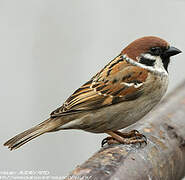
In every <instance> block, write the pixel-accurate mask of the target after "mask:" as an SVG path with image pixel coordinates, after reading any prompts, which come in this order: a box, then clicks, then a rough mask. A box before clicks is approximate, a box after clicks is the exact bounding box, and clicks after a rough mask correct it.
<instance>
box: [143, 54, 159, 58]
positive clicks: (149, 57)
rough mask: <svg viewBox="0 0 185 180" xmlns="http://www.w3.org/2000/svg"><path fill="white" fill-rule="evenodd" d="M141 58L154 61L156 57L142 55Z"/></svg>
mask: <svg viewBox="0 0 185 180" xmlns="http://www.w3.org/2000/svg"><path fill="white" fill-rule="evenodd" d="M142 56H143V57H144V58H146V59H148V60H156V58H157V57H158V56H152V55H151V54H149V53H147V54H142Z"/></svg>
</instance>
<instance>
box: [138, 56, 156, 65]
mask: <svg viewBox="0 0 185 180" xmlns="http://www.w3.org/2000/svg"><path fill="white" fill-rule="evenodd" d="M139 63H141V64H145V65H147V66H153V65H154V63H155V60H152V59H146V58H144V57H141V58H140V60H139Z"/></svg>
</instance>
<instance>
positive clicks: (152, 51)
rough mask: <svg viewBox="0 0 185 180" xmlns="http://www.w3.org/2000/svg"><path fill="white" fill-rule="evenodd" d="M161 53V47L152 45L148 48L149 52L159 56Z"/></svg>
mask: <svg viewBox="0 0 185 180" xmlns="http://www.w3.org/2000/svg"><path fill="white" fill-rule="evenodd" d="M161 53H162V49H161V48H160V47H153V48H151V49H150V54H151V55H154V56H159V55H161Z"/></svg>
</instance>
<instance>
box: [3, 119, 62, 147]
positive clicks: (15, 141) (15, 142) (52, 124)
mask: <svg viewBox="0 0 185 180" xmlns="http://www.w3.org/2000/svg"><path fill="white" fill-rule="evenodd" d="M58 126H59V122H57V119H52V118H49V119H47V120H45V121H43V122H42V123H40V124H38V125H37V126H35V127H33V128H30V129H28V130H26V131H24V132H22V133H20V134H18V135H16V136H15V137H13V138H11V139H10V140H8V141H7V142H5V143H4V146H8V148H9V149H10V150H14V149H17V148H19V147H21V146H22V145H24V144H25V143H27V142H29V141H30V140H32V139H34V138H36V137H38V136H40V135H42V134H44V133H46V132H50V131H54V129H55V128H57V127H58Z"/></svg>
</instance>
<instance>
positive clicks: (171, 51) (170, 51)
mask: <svg viewBox="0 0 185 180" xmlns="http://www.w3.org/2000/svg"><path fill="white" fill-rule="evenodd" d="M181 52H182V51H181V50H179V49H177V48H175V47H173V46H170V47H169V48H168V49H167V50H166V51H165V52H164V56H166V57H170V56H174V55H176V54H179V53H181Z"/></svg>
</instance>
